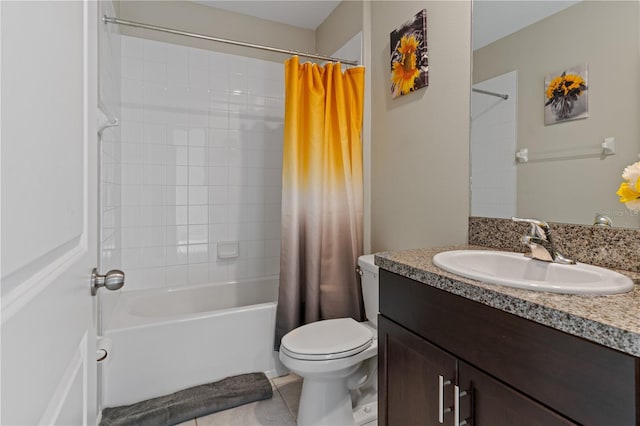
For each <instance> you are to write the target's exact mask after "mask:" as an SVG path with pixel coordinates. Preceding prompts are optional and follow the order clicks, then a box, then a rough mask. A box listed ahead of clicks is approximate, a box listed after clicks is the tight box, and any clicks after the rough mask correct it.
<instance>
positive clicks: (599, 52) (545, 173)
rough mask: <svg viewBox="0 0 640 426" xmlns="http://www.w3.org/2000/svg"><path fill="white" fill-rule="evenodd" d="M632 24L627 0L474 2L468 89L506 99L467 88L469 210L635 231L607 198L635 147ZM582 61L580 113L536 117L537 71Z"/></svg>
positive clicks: (544, 73)
mask: <svg viewBox="0 0 640 426" xmlns="http://www.w3.org/2000/svg"><path fill="white" fill-rule="evenodd" d="M639 24H640V5H639V2H637V1H520V0H516V1H487V0H474V5H473V38H474V39H473V45H474V48H473V49H474V51H473V77H472V81H473V88H474V89H481V90H484V91H489V92H495V93H497V94H501V95H504V94H506V95H508V98H507V99H504V98H502V97H497V96H492V95H491V94H486V93H479V92H475V91H474V92H472V114H471V142H470V151H471V214H472V215H473V216H485V217H510V216H519V217H529V218H537V219H541V220H546V221H549V222H561V223H574V224H585V225H592V224H593V223H594V218H595V216H596V214H597V213H600V214H604V215H606V216H608V217H609V218H611V220H612V222H613V226H616V227H626V228H639V227H640V215H638V214H637V213H634V212H632V211H630V210H629V209H627V208H626V206H625V205H624V204H622V203H620V202H619V201H618V199H619V197H618V196H617V195H616V191H617V189H618V186H619V185H620V183H621V182H622V179H621V174H622V171H623V170H624V168H625V167H626V166H628V165H630V164H632V163H634V162H636V161H638V158H639V154H640V120H639V119H638V117H640V81H639V79H640V32H639V31H640V30H639V28H640V25H639ZM585 64H586V69H587V71H586V72H585V74H586V75H585V77H587V78H586V80H587V82H586V90H585V91H584V92H583V93H582V94H581V95H580V96H583V95H585V96H584V100H581V101H582V102H586V103H585V105H586V108H587V111H588V113H587V114H588V116H587V117H586V118H581V119H576V120H567V121H561V122H555V123H553V124H546V125H545V102H546V101H547V96H546V93H545V78H547V82H548V81H549V79H548V77H549V76H552V77H553V76H554V75H561V73H562V72H563V71H564V70H570V69H575V68H574V67H581V66H584V65H585ZM547 108H550V107H547ZM608 138H613V139H608ZM605 139H607V141H608V142H613V144H611V143H609V145H608V146H615V147H614V149H608V150H607V155H605V153H604V152H603V148H602V143H603V142H604V141H605ZM524 149H526V150H527V151H526V153H527V157H528V161H527V162H520V161H516V153H518V152H520V154H521V157H522V159H524V155H523V154H524V152H525V151H523V150H524ZM611 151H614V152H615V153H613V154H612V155H611Z"/></svg>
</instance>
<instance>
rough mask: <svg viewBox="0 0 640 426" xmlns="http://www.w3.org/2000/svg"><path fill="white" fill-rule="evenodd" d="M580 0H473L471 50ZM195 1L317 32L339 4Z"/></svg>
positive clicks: (321, 0)
mask: <svg viewBox="0 0 640 426" xmlns="http://www.w3.org/2000/svg"><path fill="white" fill-rule="evenodd" d="M389 1H390V0H389ZM579 1H580V0H577V1H576V0H474V2H473V48H474V49H478V48H480V47H483V46H486V45H487V44H490V43H492V42H494V41H496V40H498V39H500V38H502V37H505V36H507V35H509V34H511V33H513V32H515V31H518V30H520V29H522V28H524V27H526V26H528V25H531V24H533V23H534V22H537V21H539V20H541V19H543V18H545V17H547V16H549V15H553V14H554V13H557V12H559V11H560V10H562V9H565V8H567V7H569V6H572V5H574V4H576V3H578V2H579ZM195 2H196V3H200V4H202V5H205V6H210V7H216V8H219V9H224V10H228V11H231V12H236V13H242V14H244V15H249V16H254V17H257V18H261V19H266V20H269V21H275V22H280V23H283V24H288V25H293V26H296V27H301V28H306V29H310V30H315V29H317V28H318V26H319V25H320V24H321V23H322V22H324V20H325V19H326V18H327V16H329V15H330V14H331V12H333V10H334V9H335V8H336V7H337V6H338V4H340V1H334V0H288V1H287V0H285V1H271V0H234V1H229V0H227V1H218V0H195Z"/></svg>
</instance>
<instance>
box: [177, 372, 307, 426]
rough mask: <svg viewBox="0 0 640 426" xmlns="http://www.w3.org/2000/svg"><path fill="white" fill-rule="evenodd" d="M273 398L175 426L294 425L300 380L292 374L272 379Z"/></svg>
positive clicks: (300, 386)
mask: <svg viewBox="0 0 640 426" xmlns="http://www.w3.org/2000/svg"><path fill="white" fill-rule="evenodd" d="M271 386H272V388H273V398H271V399H266V400H264V401H256V402H252V403H250V404H245V405H241V406H240V407H236V408H231V409H229V410H224V411H220V412H217V413H213V414H210V415H208V416H205V417H199V418H197V419H194V420H189V421H188V422H184V423H181V424H180V425H178V426H296V417H297V415H298V403H299V402H300V391H301V390H302V379H301V378H300V377H299V376H296V375H295V374H289V375H286V376H282V377H276V378H274V379H272V380H271Z"/></svg>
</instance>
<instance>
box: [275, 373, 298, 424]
mask: <svg viewBox="0 0 640 426" xmlns="http://www.w3.org/2000/svg"><path fill="white" fill-rule="evenodd" d="M296 377H297V379H296V380H290V381H287V382H285V383H284V384H279V385H278V392H279V393H280V395H281V396H282V399H283V400H284V403H285V404H286V405H287V408H289V411H291V415H292V416H293V417H294V418H297V417H298V406H299V405H300V392H301V391H302V378H300V377H298V376H296Z"/></svg>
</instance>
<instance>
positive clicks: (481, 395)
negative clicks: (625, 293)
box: [378, 269, 640, 426]
mask: <svg viewBox="0 0 640 426" xmlns="http://www.w3.org/2000/svg"><path fill="white" fill-rule="evenodd" d="M560 320H561V318H560ZM378 333H379V336H378V339H379V340H378V348H379V349H378V350H379V357H378V362H379V419H378V421H379V424H380V425H381V426H385V425H387V426H411V425H454V424H455V421H454V406H455V404H456V402H455V401H454V399H455V398H454V394H455V389H456V387H457V388H458V390H459V393H460V395H461V396H460V398H459V399H458V401H459V403H458V404H459V405H458V407H459V411H458V416H459V423H458V425H476V426H500V425H509V426H511V425H516V424H517V425H541V426H543V425H544V426H552V425H572V424H584V425H597V426H600V425H606V426H618V425H620V426H627V425H639V424H640V423H639V422H638V417H637V412H638V406H639V403H638V401H639V393H638V383H639V382H640V375H639V374H638V372H639V371H640V369H639V368H638V367H639V363H638V358H636V357H633V356H631V355H628V354H625V353H622V352H619V351H616V350H613V349H610V348H607V347H604V346H601V345H598V344H595V343H593V342H590V341H587V340H584V339H582V338H579V337H576V336H573V335H569V334H566V333H563V332H561V331H558V330H556V329H553V328H550V327H546V326H544V325H541V324H538V323H535V322H533V321H530V320H527V319H524V318H521V317H518V316H515V315H513V314H509V313H506V312H504V311H501V310H499V309H495V308H492V307H489V306H486V305H484V304H482V303H478V302H475V301H472V300H469V299H467V298H465V297H462V296H457V295H454V294H451V293H449V292H447V291H444V290H440V289H437V288H434V287H431V286H429V285H426V284H423V283H420V282H417V281H414V280H411V279H409V278H406V277H403V276H400V275H397V274H394V273H391V272H389V271H386V270H382V269H381V270H380V317H379V325H378ZM440 376H442V378H443V379H442V383H443V385H442V386H440ZM448 381H449V383H450V384H447V382H448ZM440 401H442V402H440ZM440 411H442V412H443V415H442V420H443V421H442V422H440V418H439V417H440V416H439V414H440Z"/></svg>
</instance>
